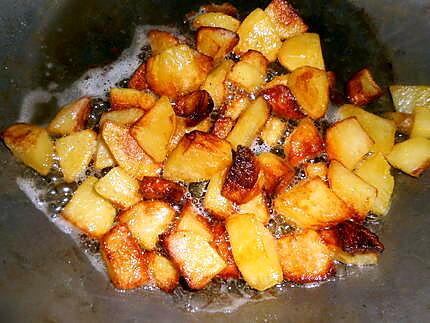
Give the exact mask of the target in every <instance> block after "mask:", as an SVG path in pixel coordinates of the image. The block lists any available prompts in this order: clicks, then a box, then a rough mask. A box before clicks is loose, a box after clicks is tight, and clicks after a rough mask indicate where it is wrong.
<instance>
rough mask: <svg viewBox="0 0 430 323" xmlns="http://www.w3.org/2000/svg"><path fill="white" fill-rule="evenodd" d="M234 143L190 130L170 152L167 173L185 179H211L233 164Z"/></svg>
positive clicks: (165, 169)
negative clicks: (232, 145) (230, 143)
mask: <svg viewBox="0 0 430 323" xmlns="http://www.w3.org/2000/svg"><path fill="white" fill-rule="evenodd" d="M231 160H232V156H231V146H230V145H229V143H228V142H227V141H225V140H222V139H219V138H218V137H217V136H215V135H213V134H209V133H203V132H199V131H194V132H192V133H189V134H186V135H185V136H184V137H183V138H182V139H181V141H180V142H179V144H178V146H177V147H176V148H175V150H173V151H172V152H171V153H170V155H169V156H168V158H167V160H166V162H165V164H164V173H163V177H164V178H166V179H170V180H177V181H184V182H199V181H203V180H208V179H210V178H211V177H212V176H213V175H214V174H215V173H217V172H219V171H220V170H222V169H225V168H226V167H228V166H229V165H230V164H231Z"/></svg>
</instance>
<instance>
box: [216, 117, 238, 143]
mask: <svg viewBox="0 0 430 323" xmlns="http://www.w3.org/2000/svg"><path fill="white" fill-rule="evenodd" d="M233 127H234V121H233V120H232V119H231V118H229V117H221V118H218V119H217V120H216V121H215V124H214V127H213V129H212V133H213V134H214V135H215V136H217V137H218V138H220V139H225V138H227V136H228V134H229V133H230V131H231V129H233Z"/></svg>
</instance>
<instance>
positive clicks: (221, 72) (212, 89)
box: [201, 60, 234, 107]
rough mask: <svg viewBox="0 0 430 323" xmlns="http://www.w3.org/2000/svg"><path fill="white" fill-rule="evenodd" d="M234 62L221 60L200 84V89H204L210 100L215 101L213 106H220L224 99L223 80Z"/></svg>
mask: <svg viewBox="0 0 430 323" xmlns="http://www.w3.org/2000/svg"><path fill="white" fill-rule="evenodd" d="M233 64H234V62H233V61H231V60H225V61H223V62H222V63H221V64H220V65H219V66H217V67H216V68H215V69H213V70H212V71H211V72H210V73H209V75H208V77H207V78H206V80H205V81H204V83H203V84H202V86H201V89H202V90H206V91H207V92H208V93H209V94H210V96H211V97H212V100H213V101H214V103H215V107H220V106H221V105H222V104H223V102H224V99H225V96H226V90H225V86H224V81H225V79H226V76H227V73H228V72H229V71H230V70H231V68H232V67H233Z"/></svg>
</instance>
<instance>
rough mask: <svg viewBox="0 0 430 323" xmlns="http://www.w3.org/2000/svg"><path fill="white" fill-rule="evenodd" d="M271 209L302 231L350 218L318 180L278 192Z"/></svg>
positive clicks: (337, 200)
mask: <svg viewBox="0 0 430 323" xmlns="http://www.w3.org/2000/svg"><path fill="white" fill-rule="evenodd" d="M274 208H275V210H276V211H277V212H278V213H279V214H280V215H282V216H283V217H284V218H285V220H287V221H288V222H289V223H291V224H293V225H296V226H298V227H300V228H304V229H308V228H311V229H318V228H323V227H327V226H330V225H333V224H336V223H339V222H342V221H345V220H348V219H350V218H351V217H352V215H353V214H351V212H350V210H349V209H348V207H347V206H346V205H345V203H344V202H343V201H342V200H341V199H339V198H338V197H337V196H336V195H335V194H334V193H333V192H332V191H331V190H330V189H329V188H328V186H327V184H325V183H324V182H323V181H322V180H321V178H319V177H314V178H312V179H309V180H307V181H304V182H301V183H299V184H298V185H296V186H294V187H293V188H291V189H290V190H288V191H285V192H281V193H280V194H279V195H278V196H277V197H276V198H275V200H274Z"/></svg>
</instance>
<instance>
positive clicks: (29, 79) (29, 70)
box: [0, 0, 430, 322]
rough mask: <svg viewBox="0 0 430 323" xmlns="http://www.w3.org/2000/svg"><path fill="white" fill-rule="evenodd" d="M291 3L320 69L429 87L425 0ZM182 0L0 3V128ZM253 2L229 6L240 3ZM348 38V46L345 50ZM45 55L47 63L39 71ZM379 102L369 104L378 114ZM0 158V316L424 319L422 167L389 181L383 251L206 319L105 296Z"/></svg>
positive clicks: (429, 315) (429, 268) (150, 298)
mask: <svg viewBox="0 0 430 323" xmlns="http://www.w3.org/2000/svg"><path fill="white" fill-rule="evenodd" d="M232 2H233V3H235V2H234V1H232ZM293 2H294V3H297V6H298V7H299V8H300V9H301V10H302V11H303V13H304V16H305V18H306V20H307V21H308V22H309V23H310V25H311V26H312V27H313V30H315V31H316V32H322V33H323V34H324V35H325V36H324V37H323V40H324V47H325V53H328V54H327V55H328V57H327V61H328V66H329V68H333V69H334V70H335V71H336V72H342V71H344V74H345V76H343V75H342V73H340V77H341V78H343V77H346V76H347V75H349V74H350V73H351V72H352V71H350V70H347V69H346V67H348V68H350V69H351V70H356V69H358V68H360V67H361V66H364V65H368V64H370V65H371V66H372V67H374V68H377V69H378V70H379V71H380V73H379V74H378V75H377V78H378V80H379V81H380V82H382V83H383V84H384V85H388V83H390V82H397V83H411V84H420V83H421V84H430V60H429V57H430V47H429V43H430V3H429V2H428V0H423V1H418V0H409V1H402V0H399V1H394V0H391V1H390V0H379V1H373V0H362V1H359V0H353V1H350V2H346V1H340V0H336V1H335V0H328V1H293ZM193 4H195V2H194V1H169V2H165V1H161V0H152V1H101V0H96V1H90V2H88V1H87V2H85V1H60V0H57V1H54V0H33V1H29V0H17V1H12V0H3V1H2V5H3V6H2V10H1V11H0V27H1V28H0V42H1V44H2V46H1V48H0V69H1V72H0V129H3V128H4V127H5V126H6V125H7V124H9V123H12V122H14V121H15V120H16V119H17V116H18V113H19V107H20V106H21V103H22V102H21V101H22V97H23V95H24V94H25V93H27V92H28V91H29V90H31V89H35V88H37V87H39V86H41V87H46V86H47V85H48V84H49V83H50V82H52V81H55V82H56V83H58V84H60V87H61V86H67V85H68V84H70V82H72V81H73V80H74V79H76V78H78V77H79V76H80V75H81V74H82V73H83V72H84V71H85V70H87V69H88V68H89V67H92V66H95V65H97V64H103V63H106V62H109V61H110V60H113V59H114V58H115V57H116V56H117V55H118V54H119V53H120V51H121V49H123V48H126V47H127V46H128V45H129V43H130V41H131V37H132V33H133V29H134V27H135V25H136V24H148V23H150V24H165V23H172V22H175V21H178V19H181V18H182V17H183V14H184V13H186V12H187V11H188V10H189V9H192V8H195V6H193ZM257 5H258V2H257V1H246V2H239V7H243V8H244V9H245V10H247V9H248V10H249V9H250V8H253V7H256V6H257ZM357 8H363V9H364V12H365V14H363V12H362V11H361V10H358V9H357ZM367 15H368V16H369V18H367ZM349 17H350V18H349ZM374 34H375V35H376V36H374ZM354 44H355V46H356V47H355V48H354V50H351V51H349V52H348V51H346V49H345V48H349V47H350V46H353V45H354ZM387 57H388V59H387ZM387 61H391V62H392V69H391V65H389V64H387ZM47 62H54V67H53V68H51V69H50V70H49V72H50V73H49V74H47V65H46V63H47ZM342 64H344V65H342ZM342 66H343V68H342ZM345 66H346V67H345ZM348 73H349V74H348ZM386 102H388V101H387V100H385V101H384V100H383V101H382V105H381V106H375V107H374V108H375V109H386V108H388V107H389V106H388V105H386ZM55 105H56V102H48V103H47V104H44V105H42V106H40V107H39V108H38V111H40V113H37V114H36V117H35V118H34V120H33V121H34V122H37V123H40V124H43V122H45V121H46V120H48V119H49V118H50V116H51V115H52V113H53V112H54V109H53V108H54V107H55ZM0 156H1V157H0V178H1V186H0V319H1V321H2V322H77V321H82V322H106V321H108V322H116V321H126V322H172V321H175V322H187V321H188V322H197V321H204V322H224V321H235V322H250V321H256V322H267V321H282V322H290V321H291V322H309V321H312V322H315V321H319V322H320V321H321V322H329V321H348V322H361V321H383V322H425V321H427V322H428V321H430V249H429V246H430V234H429V233H430V207H429V203H428V199H429V197H430V195H429V193H430V189H429V187H430V172H429V171H427V173H426V174H425V175H424V176H423V177H422V178H420V179H419V180H418V181H417V180H415V179H412V178H410V177H407V176H405V175H398V176H397V177H396V188H395V193H394V199H393V204H392V208H391V211H390V214H389V215H388V216H387V217H386V218H385V219H384V222H385V223H384V226H383V227H382V231H381V233H380V236H381V240H382V241H383V242H384V244H385V247H386V250H385V252H384V254H383V256H382V257H381V261H380V264H379V265H378V266H377V267H372V268H366V269H363V270H361V271H360V272H359V273H358V274H352V275H351V276H350V277H347V278H346V279H343V280H338V281H335V282H328V283H326V284H324V285H322V286H321V287H319V288H314V289H303V288H291V289H288V290H287V291H286V292H285V293H284V294H283V295H282V296H280V297H277V298H275V299H270V300H266V301H262V302H257V303H250V304H247V305H244V306H242V307H240V308H239V310H237V311H235V312H233V313H230V314H223V313H216V314H210V313H204V312H201V313H189V312H186V311H183V310H182V309H180V308H178V307H177V306H175V304H174V302H173V300H172V298H171V297H169V296H166V295H165V294H163V293H161V292H156V291H153V292H146V293H134V292H131V293H118V292H117V291H115V290H114V289H113V288H112V287H111V285H110V284H109V283H108V281H107V280H106V279H105V278H104V277H103V276H102V275H101V274H100V273H98V272H96V271H95V270H94V269H93V267H92V266H91V265H90V263H89V262H88V260H87V258H86V257H85V256H84V255H83V254H82V252H81V250H80V249H79V247H78V246H76V244H75V243H74V242H73V241H71V240H70V239H69V237H68V236H67V235H65V234H63V233H62V232H60V231H59V230H58V229H57V228H56V227H55V226H54V225H52V224H51V223H50V222H48V221H47V219H46V217H45V216H43V215H42V214H41V213H40V212H39V211H37V210H36V209H35V208H34V206H33V205H32V204H31V202H30V201H29V200H28V199H27V197H26V196H25V195H24V194H23V193H22V192H21V191H20V190H19V189H18V187H17V185H16V182H15V178H16V175H17V174H19V173H20V172H22V171H23V167H22V166H20V165H18V164H17V163H16V162H15V161H14V160H13V158H12V157H11V156H10V154H9V153H8V152H7V151H6V149H5V147H4V146H3V145H0Z"/></svg>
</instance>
